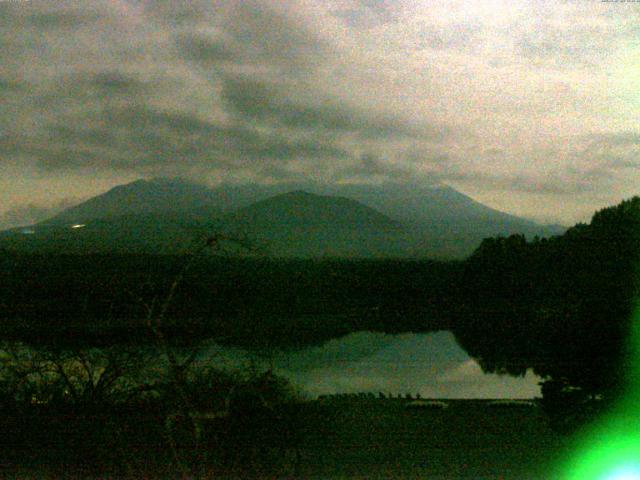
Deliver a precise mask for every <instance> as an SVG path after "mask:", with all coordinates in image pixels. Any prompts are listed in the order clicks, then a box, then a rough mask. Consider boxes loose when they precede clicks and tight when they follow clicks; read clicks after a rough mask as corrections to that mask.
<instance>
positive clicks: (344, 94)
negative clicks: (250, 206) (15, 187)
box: [0, 0, 640, 211]
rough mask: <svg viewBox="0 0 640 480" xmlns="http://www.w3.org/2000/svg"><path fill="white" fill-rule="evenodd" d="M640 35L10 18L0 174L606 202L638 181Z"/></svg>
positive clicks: (436, 15)
mask: <svg viewBox="0 0 640 480" xmlns="http://www.w3.org/2000/svg"><path fill="white" fill-rule="evenodd" d="M639 19H640V12H639V11H638V10H637V9H634V8H631V6H630V5H623V4H606V3H602V2H600V3H597V2H596V3H594V4H589V6H588V7H586V6H585V5H584V4H583V3H581V2H573V1H568V2H557V1H546V0H536V1H534V2H519V1H518V2H512V1H507V0H491V1H488V2H481V3H478V2H468V1H464V0H448V1H444V0H435V1H433V2H415V1H409V0H397V1H388V0H327V1H326V2H297V1H294V0H279V1H276V0H249V1H242V2H239V1H236V0H214V1H205V0H194V1H191V2H186V1H169V0H159V1H157V2H131V1H128V0H114V1H112V2H99V1H95V0H89V1H86V2H80V3H78V2H74V1H71V0H61V1H59V2H48V1H46V0H32V1H29V2H0V64H2V67H3V68H2V69H1V71H0V167H3V166H5V167H6V168H9V167H11V168H12V169H14V170H15V169H20V170H22V171H24V172H29V173H28V174H27V173H25V178H33V177H34V176H38V175H39V176H48V177H51V178H54V177H56V178H62V177H64V176H69V175H71V174H72V173H73V174H81V175H91V178H92V179H97V178H100V179H102V180H104V179H106V178H109V179H112V180H113V181H117V179H118V178H120V179H124V178H130V177H132V176H133V177H135V176H156V175H165V174H167V175H175V174H178V175H184V176H189V175H192V176H194V175H197V176H198V177H199V178H201V179H210V180H211V181H215V182H219V181H224V180H234V181H243V180H244V181H248V180H256V181H268V182H277V181H282V180H287V179H292V178H304V177H313V178H315V179H319V180H324V181H384V180H396V181H402V180H405V179H414V180H416V179H418V180H419V179H424V180H425V181H427V180H433V179H439V180H440V181H443V182H458V183H457V184H459V185H466V186H468V188H470V189H476V191H478V192H479V193H480V194H481V195H482V194H484V195H489V194H492V192H496V191H500V192H503V197H502V200H501V203H502V205H494V206H497V207H499V208H500V207H501V206H507V207H508V206H509V205H511V204H512V202H511V200H510V199H509V198H508V194H511V195H518V196H519V197H523V196H527V195H534V194H535V195H539V194H544V195H547V196H548V198H552V197H554V196H558V195H564V196H565V197H569V196H570V194H571V195H573V194H574V193H575V192H577V191H578V190H581V191H587V192H589V194H590V195H591V197H592V199H594V200H593V201H594V202H595V201H596V200H595V196H596V195H605V194H606V192H608V191H611V190H612V189H613V188H614V187H615V186H616V182H618V181H620V179H621V175H622V174H621V172H626V175H627V177H628V178H627V179H625V182H626V183H625V189H624V191H625V192H626V191H631V189H632V185H631V184H632V180H633V179H636V180H637V179H638V178H637V174H636V173H635V172H637V169H636V168H635V158H636V157H635V155H636V150H634V149H635V148H636V147H635V146H634V145H635V144H633V143H632V142H631V143H630V140H629V139H631V140H633V136H634V135H636V133H634V130H633V128H634V125H635V123H634V122H636V120H637V119H636V118H635V112H636V111H637V108H636V107H640V104H638V98H639V97H638V95H637V91H638V87H640V85H638V83H637V75H636V73H635V71H636V68H635V65H636V64H637V55H638V47H637V45H636V44H635V43H634V40H633V39H634V38H635V37H636V36H637V33H638V27H637V25H638V20H639ZM605 129H606V130H608V133H603V134H601V135H608V137H607V138H606V139H605V138H597V137H596V136H594V137H593V138H590V139H587V138H586V136H588V135H594V134H593V132H600V131H603V130H605ZM616 132H617V133H616ZM616 135H617V136H616ZM625 135H626V136H625ZM408 152H417V155H414V157H416V158H418V160H415V159H412V155H410V154H409V153H408ZM541 152H550V153H549V154H546V153H545V154H544V155H543V154H542V153H541ZM29 175H30V176H31V177H29ZM634 175H636V176H634ZM632 177H633V178H632ZM96 193H97V192H96ZM5 197H6V194H5ZM496 198H497V197H496ZM531 198H533V197H531ZM480 199H482V196H480ZM5 200H6V199H5ZM539 200H540V197H537V198H536V202H539ZM4 203H5V204H7V201H5V202H4ZM521 204H523V205H524V203H523V202H521ZM580 204H581V205H582V204H584V199H582V200H581V201H580ZM565 207H566V208H567V209H569V208H574V209H575V208H578V203H577V201H576V203H575V204H574V205H573V206H571V205H570V203H569V202H567V201H565V202H564V203H563V208H565ZM535 208H536V206H535V205H534V204H533V202H532V201H531V202H530V205H529V210H530V211H534V210H535ZM580 208H582V207H580Z"/></svg>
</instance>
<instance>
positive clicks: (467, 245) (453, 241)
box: [215, 182, 566, 258]
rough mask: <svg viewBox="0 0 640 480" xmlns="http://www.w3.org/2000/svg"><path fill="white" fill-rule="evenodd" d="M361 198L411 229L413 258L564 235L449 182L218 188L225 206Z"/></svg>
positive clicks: (459, 253)
mask: <svg viewBox="0 0 640 480" xmlns="http://www.w3.org/2000/svg"><path fill="white" fill-rule="evenodd" d="M295 190H303V191H307V192H311V193H315V194H319V195H329V196H339V197H346V198H350V199H353V200H356V201H358V202H360V203H362V204H364V205H367V206H369V207H371V208H374V209H376V210H377V211H378V212H380V213H382V214H384V215H386V216H387V217H389V218H392V219H394V220H395V221H398V222H400V223H401V224H402V225H403V227H404V229H405V231H406V232H411V233H410V236H411V237H412V247H411V248H410V253H409V255H411V256H418V257H420V256H433V257H445V258H452V257H453V258H463V257H466V256H468V255H470V254H471V253H472V252H473V250H474V249H475V248H476V247H477V246H478V245H479V244H480V242H481V241H482V240H483V239H484V238H487V237H491V236H496V235H504V236H508V235H511V234H516V233H521V234H524V235H525V236H526V237H528V238H533V237H534V236H539V237H548V236H552V235H560V234H562V233H563V232H564V231H565V230H566V228H564V227H562V226H559V225H540V224H538V223H535V222H533V221H531V220H527V219H524V218H520V217H517V216H514V215H510V214H507V213H504V212H500V211H498V210H495V209H492V208H490V207H487V206H486V205H483V204H481V203H479V202H477V201H475V200H473V199H472V198H470V197H468V196H467V195H464V194H462V193H460V192H458V191H457V190H455V189H453V188H451V187H448V186H446V185H422V184H417V183H413V184H411V183H408V184H407V183H394V182H387V183H383V184H377V185H372V184H333V185H327V184H318V183H312V182H309V183H284V184H276V185H222V186H219V187H216V189H215V191H216V192H218V196H219V197H220V198H224V199H226V200H227V202H226V204H224V205H221V208H223V209H224V208H225V206H227V207H228V206H239V207H243V206H248V205H251V204H253V203H255V202H258V201H261V200H264V199H266V198H269V197H272V196H275V195H279V194H283V193H285V192H289V191H295Z"/></svg>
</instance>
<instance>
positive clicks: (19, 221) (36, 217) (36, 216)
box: [0, 199, 79, 229]
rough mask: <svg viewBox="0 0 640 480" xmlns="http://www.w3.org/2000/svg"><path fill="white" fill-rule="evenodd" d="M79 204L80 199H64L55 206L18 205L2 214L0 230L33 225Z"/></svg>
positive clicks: (0, 215)
mask: <svg viewBox="0 0 640 480" xmlns="http://www.w3.org/2000/svg"><path fill="white" fill-rule="evenodd" d="M77 203H79V201H78V199H63V200H60V201H57V202H54V204H53V205H36V204H33V203H31V204H27V205H16V206H13V207H11V208H9V210H7V211H5V212H4V213H2V214H0V229H7V228H13V227H19V226H24V225H32V224H34V223H37V222H41V221H43V220H47V219H48V218H51V217H53V216H54V215H56V214H58V213H60V212H62V211H63V210H65V209H67V208H69V207H71V206H73V205H76V204H77Z"/></svg>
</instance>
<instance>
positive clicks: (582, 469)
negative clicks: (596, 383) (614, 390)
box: [559, 307, 640, 480]
mask: <svg viewBox="0 0 640 480" xmlns="http://www.w3.org/2000/svg"><path fill="white" fill-rule="evenodd" d="M630 339H631V341H630V343H629V345H628V347H627V348H628V350H627V353H628V355H627V356H626V358H627V359H628V362H627V365H626V366H625V367H626V372H627V374H626V376H627V388H626V392H625V394H624V395H623V398H622V400H621V401H620V402H619V403H618V405H616V407H615V408H614V409H613V411H612V413H610V414H609V415H606V416H604V417H603V418H602V419H600V420H599V422H597V423H596V425H594V426H593V427H591V429H589V430H587V431H586V432H584V433H583V434H582V435H581V436H579V437H578V439H577V441H576V444H575V451H576V452H577V453H576V455H575V457H574V458H572V459H571V460H570V461H569V462H567V464H565V465H564V466H563V467H562V469H561V475H560V477H559V478H561V479H562V480H640V308H638V307H636V309H635V313H634V316H633V319H632V331H631V332H630Z"/></svg>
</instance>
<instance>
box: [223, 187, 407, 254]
mask: <svg viewBox="0 0 640 480" xmlns="http://www.w3.org/2000/svg"><path fill="white" fill-rule="evenodd" d="M218 225H219V228H220V229H222V230H223V231H230V232H232V233H233V232H241V233H242V234H246V235H248V236H249V237H250V238H254V239H255V240H257V241H258V243H261V244H264V245H265V246H266V248H267V251H268V252H269V253H271V254H273V255H277V256H287V257H290V256H294V257H323V256H331V257H350V258H366V257H398V256H406V255H407V253H408V251H409V249H410V246H411V242H410V240H409V238H408V236H407V233H408V232H407V231H406V230H405V229H404V228H403V226H402V225H401V224H400V223H399V222H397V221H396V220H393V219H391V218H389V217H388V216H386V215H384V214H382V213H380V212H378V211H376V210H374V209H373V208H371V207H368V206H366V205H363V204H362V203H359V202H357V201H355V200H352V199H350V198H345V197H335V196H327V195H316V194H312V193H308V192H305V191H301V190H299V191H293V192H288V193H284V194H280V195H276V196H273V197H270V198H267V199H265V200H261V201H258V202H256V203H254V204H252V205H249V206H247V207H244V208H240V209H238V210H237V211H235V212H233V213H231V214H228V215H226V216H225V217H223V218H222V220H221V221H220V222H219V224H218Z"/></svg>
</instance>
